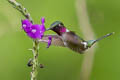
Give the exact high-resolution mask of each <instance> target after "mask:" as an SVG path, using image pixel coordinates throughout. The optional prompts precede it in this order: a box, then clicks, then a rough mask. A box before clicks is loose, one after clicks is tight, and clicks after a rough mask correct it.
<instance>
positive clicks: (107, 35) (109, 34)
mask: <svg viewBox="0 0 120 80" xmlns="http://www.w3.org/2000/svg"><path fill="white" fill-rule="evenodd" d="M114 33H115V32H112V33H108V34H106V35H104V36H102V37H100V38H98V39H96V40H95V41H94V42H93V44H94V43H96V42H98V41H100V40H102V39H104V38H106V37H109V36H111V35H113V34H114Z"/></svg>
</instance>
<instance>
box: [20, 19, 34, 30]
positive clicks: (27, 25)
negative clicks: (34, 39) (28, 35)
mask: <svg viewBox="0 0 120 80" xmlns="http://www.w3.org/2000/svg"><path fill="white" fill-rule="evenodd" d="M31 26H32V23H31V22H30V21H29V20H28V19H25V20H22V29H24V31H25V32H29V31H30V30H31V28H30V27H31Z"/></svg>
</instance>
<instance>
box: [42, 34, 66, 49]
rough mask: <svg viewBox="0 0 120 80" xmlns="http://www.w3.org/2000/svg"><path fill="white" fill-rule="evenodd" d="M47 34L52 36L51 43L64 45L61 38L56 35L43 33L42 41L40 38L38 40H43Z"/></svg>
mask: <svg viewBox="0 0 120 80" xmlns="http://www.w3.org/2000/svg"><path fill="white" fill-rule="evenodd" d="M49 36H51V37H52V42H51V45H55V46H62V47H65V45H64V43H63V41H62V39H61V38H60V37H59V36H58V35H44V36H43V38H42V40H43V41H42V40H40V42H45V41H44V40H48V37H49ZM45 43H47V42H45Z"/></svg>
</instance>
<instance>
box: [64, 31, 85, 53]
mask: <svg viewBox="0 0 120 80" xmlns="http://www.w3.org/2000/svg"><path fill="white" fill-rule="evenodd" d="M63 37H64V39H65V42H67V47H68V48H69V49H71V50H73V51H75V52H78V53H80V54H82V53H83V51H84V50H85V49H86V48H84V45H83V44H82V42H85V40H83V39H82V38H80V37H79V36H77V35H76V34H75V33H74V32H67V33H65V34H63Z"/></svg>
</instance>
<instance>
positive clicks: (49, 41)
mask: <svg viewBox="0 0 120 80" xmlns="http://www.w3.org/2000/svg"><path fill="white" fill-rule="evenodd" d="M48 39H49V40H48V46H47V48H49V47H50V45H51V42H52V37H51V36H49V37H48Z"/></svg>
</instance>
